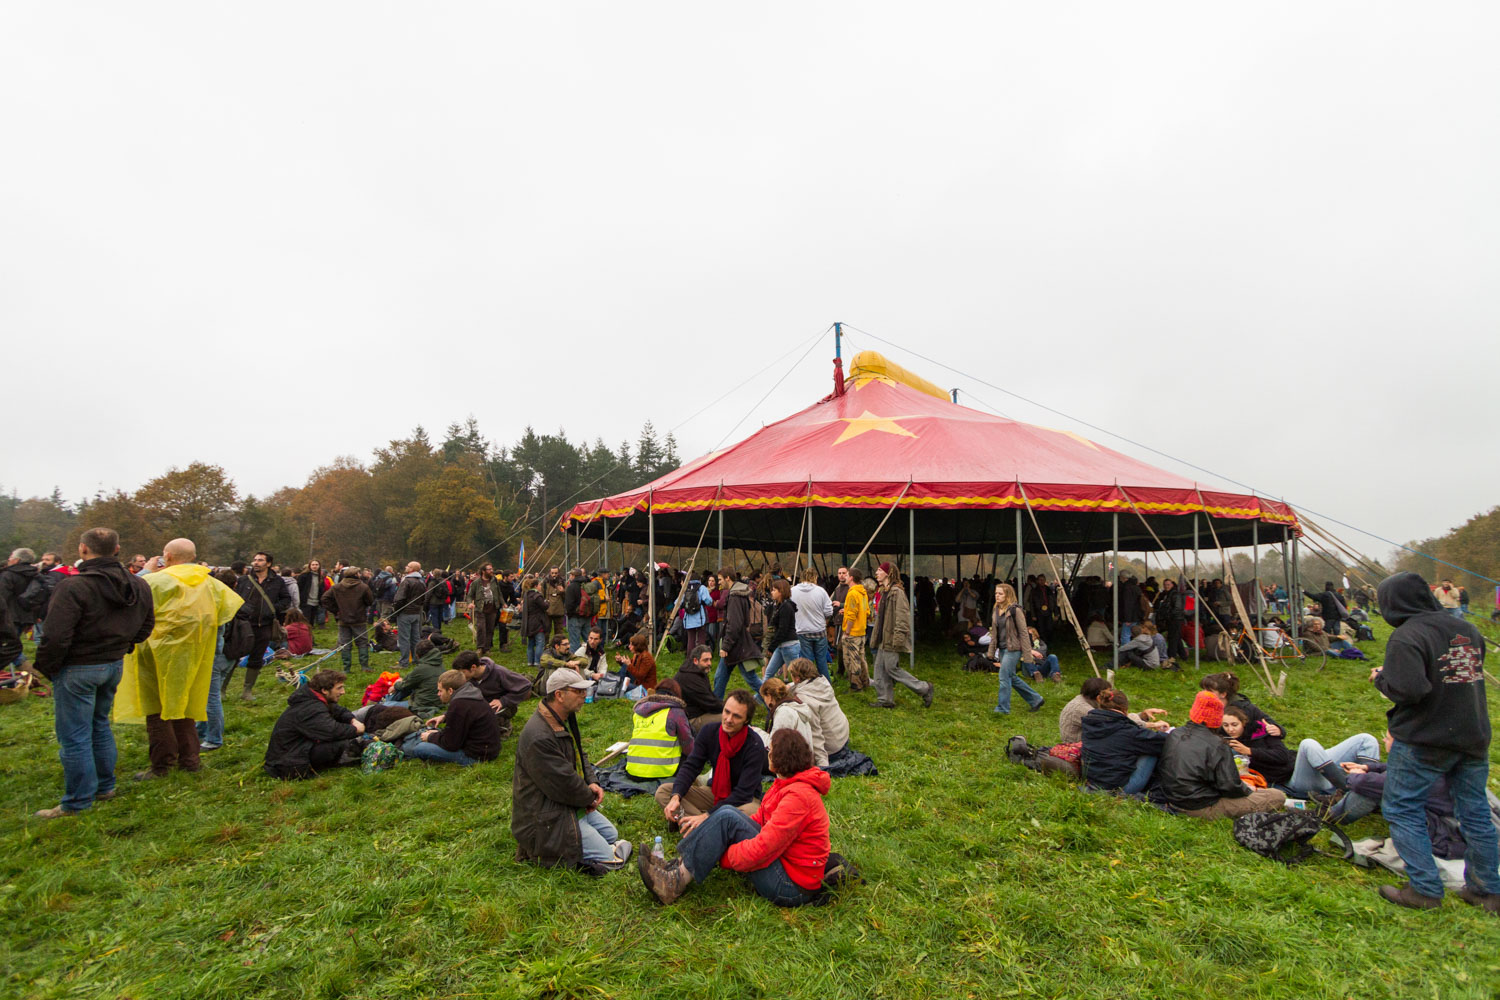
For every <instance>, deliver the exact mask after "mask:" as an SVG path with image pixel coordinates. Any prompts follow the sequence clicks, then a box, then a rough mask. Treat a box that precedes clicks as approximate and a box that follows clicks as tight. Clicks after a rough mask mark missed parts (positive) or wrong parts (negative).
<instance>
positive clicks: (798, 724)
mask: <svg viewBox="0 0 1500 1000" xmlns="http://www.w3.org/2000/svg"><path fill="white" fill-rule="evenodd" d="M799 659H800V657H799ZM796 662H797V661H796V660H793V661H792V663H796ZM787 667H788V668H790V667H791V663H789V664H787ZM814 669H817V668H816V666H814ZM760 700H761V701H763V702H765V703H766V715H767V716H769V721H770V727H769V731H770V733H771V735H772V736H774V735H776V733H778V732H780V731H781V730H783V729H792V730H795V731H796V732H799V733H801V734H802V738H803V739H805V740H806V741H807V745H808V746H810V747H812V752H813V763H814V764H816V765H817V766H818V767H827V766H828V747H827V745H826V744H825V743H824V742H823V720H822V719H820V718H819V717H818V714H817V713H816V712H814V711H813V710H812V708H811V707H809V706H808V705H805V704H803V702H802V700H801V699H800V698H798V697H797V696H796V695H794V694H792V692H791V689H789V688H788V687H787V686H786V681H784V680H782V679H781V678H780V677H772V678H770V679H768V680H766V681H765V682H764V683H763V684H761V686H760Z"/></svg>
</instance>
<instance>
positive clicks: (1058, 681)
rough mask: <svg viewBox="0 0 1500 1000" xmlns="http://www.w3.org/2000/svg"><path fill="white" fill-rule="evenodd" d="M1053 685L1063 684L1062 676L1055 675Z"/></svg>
mask: <svg viewBox="0 0 1500 1000" xmlns="http://www.w3.org/2000/svg"><path fill="white" fill-rule="evenodd" d="M1052 683H1053V684H1061V683H1062V674H1053V675H1052Z"/></svg>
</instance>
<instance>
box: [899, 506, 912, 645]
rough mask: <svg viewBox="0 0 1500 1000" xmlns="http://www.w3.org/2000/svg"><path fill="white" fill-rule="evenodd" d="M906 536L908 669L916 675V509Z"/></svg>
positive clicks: (909, 513)
mask: <svg viewBox="0 0 1500 1000" xmlns="http://www.w3.org/2000/svg"><path fill="white" fill-rule="evenodd" d="M906 535H907V539H906V540H907V542H908V543H909V552H910V555H911V559H910V561H909V562H907V564H906V580H907V584H906V605H907V607H906V613H907V615H908V616H909V617H910V620H911V652H910V653H908V654H907V662H908V663H909V664H910V666H908V667H907V669H908V670H910V671H911V672H912V673H914V674H915V673H916V672H917V572H916V566H917V509H916V508H915V507H912V508H910V509H909V510H907V512H906ZM897 582H898V583H899V582H900V581H897Z"/></svg>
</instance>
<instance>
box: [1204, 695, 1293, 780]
mask: <svg viewBox="0 0 1500 1000" xmlns="http://www.w3.org/2000/svg"><path fill="white" fill-rule="evenodd" d="M1219 729H1220V731H1221V732H1223V734H1224V740H1225V742H1226V743H1228V745H1229V749H1230V750H1233V751H1234V752H1235V753H1237V754H1239V755H1240V756H1242V757H1249V758H1250V767H1251V769H1253V770H1254V771H1256V772H1257V773H1259V774H1260V776H1261V777H1262V778H1265V779H1266V781H1267V782H1269V783H1270V784H1272V785H1275V786H1277V787H1280V788H1282V789H1283V790H1284V789H1285V787H1286V784H1287V782H1288V781H1290V780H1291V777H1292V769H1293V767H1294V765H1295V762H1296V756H1295V755H1294V754H1293V753H1292V752H1291V751H1290V750H1288V749H1287V748H1286V744H1285V743H1284V742H1282V739H1281V737H1280V736H1274V735H1272V734H1271V733H1270V732H1269V731H1268V730H1267V728H1266V723H1265V720H1264V719H1252V718H1251V717H1250V713H1249V712H1247V711H1245V710H1244V709H1243V708H1241V707H1240V706H1238V705H1225V706H1224V721H1223V722H1222V723H1220V724H1219Z"/></svg>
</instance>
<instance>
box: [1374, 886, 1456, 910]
mask: <svg viewBox="0 0 1500 1000" xmlns="http://www.w3.org/2000/svg"><path fill="white" fill-rule="evenodd" d="M1376 891H1377V892H1379V893H1380V898H1381V899H1383V900H1385V901H1386V902H1388V903H1395V904H1396V905H1397V906H1404V907H1406V908H1408V909H1411V910H1435V909H1437V908H1438V907H1439V906H1442V905H1443V897H1442V896H1424V895H1422V894H1421V893H1420V892H1418V891H1417V890H1415V889H1413V888H1412V887H1411V886H1410V885H1409V884H1408V885H1403V886H1401V887H1400V888H1397V887H1396V886H1394V885H1383V886H1381V887H1380V888H1379V889H1378V890H1376Z"/></svg>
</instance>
